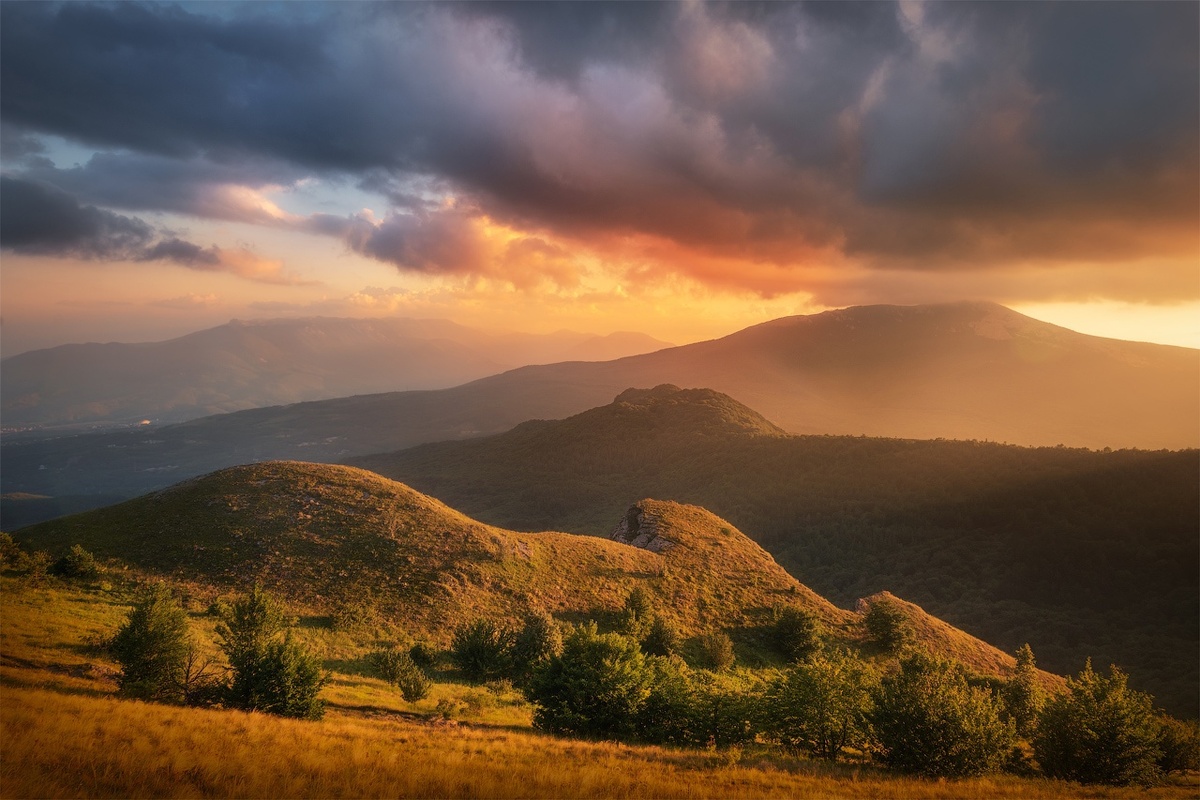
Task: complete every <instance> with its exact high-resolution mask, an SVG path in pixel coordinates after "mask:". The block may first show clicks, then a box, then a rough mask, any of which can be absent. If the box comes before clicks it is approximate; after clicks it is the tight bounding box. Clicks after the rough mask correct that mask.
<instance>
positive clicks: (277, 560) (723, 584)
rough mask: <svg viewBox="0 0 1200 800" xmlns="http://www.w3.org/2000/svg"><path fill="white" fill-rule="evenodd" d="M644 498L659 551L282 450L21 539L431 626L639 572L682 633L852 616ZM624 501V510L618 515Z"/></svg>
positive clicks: (582, 591) (611, 605)
mask: <svg viewBox="0 0 1200 800" xmlns="http://www.w3.org/2000/svg"><path fill="white" fill-rule="evenodd" d="M638 507H639V508H641V509H642V510H643V511H644V513H646V514H650V515H653V517H654V518H655V519H656V520H657V524H658V526H659V530H660V531H661V533H662V535H663V536H665V537H667V538H669V539H670V540H671V542H672V543H673V544H674V546H673V547H671V548H670V549H669V550H666V551H663V552H657V553H656V552H652V551H651V550H648V549H644V548H639V547H635V546H631V545H628V544H623V543H621V542H619V541H615V540H611V539H603V538H598V537H592V536H582V535H575V534H567V533H555V532H543V533H518V532H515V531H509V530H504V529H502V528H497V527H494V526H491V525H485V524H483V523H480V522H477V521H475V520H473V519H471V518H469V517H467V516H465V515H463V514H460V513H459V512H457V511H455V510H454V509H451V508H449V507H448V506H446V505H444V504H443V503H441V502H439V501H437V500H435V499H434V498H432V497H429V496H427V495H424V494H421V493H420V492H417V491H415V490H414V489H411V488H409V487H408V486H406V485H404V484H402V483H398V482H396V481H391V480H388V479H386V478H383V477H380V476H379V475H376V474H375V473H372V472H368V471H366V470H362V469H357V468H354V467H343V466H331V465H324V464H308V463H304V462H295V461H276V462H264V463H259V464H252V465H247V466H240V467H232V468H229V469H224V470H220V471H217V472H214V473H211V474H209V475H205V476H203V477H200V478H196V479H193V480H189V481H185V482H183V483H180V484H177V485H175V486H172V487H170V488H168V489H165V490H162V491H159V492H155V493H153V494H149V495H145V496H143V497H140V498H137V499H135V500H130V501H128V502H125V503H121V504H119V505H116V506H111V507H108V508H103V509H98V510H96V511H90V512H87V513H84V514H77V515H74V516H72V517H67V518H63V519H60V520H55V521H52V522H47V523H43V524H40V525H36V526H32V527H30V528H26V529H23V530H22V531H20V532H19V534H18V538H19V539H20V540H21V541H22V542H25V543H27V545H28V546H32V547H43V548H47V549H50V550H51V551H60V550H62V551H65V550H66V549H68V548H69V547H70V546H71V545H72V544H82V545H83V546H84V547H85V548H87V549H88V550H90V551H92V552H94V553H96V554H97V555H98V556H101V557H103V558H112V559H118V560H120V561H122V562H125V563H127V564H130V565H131V566H134V567H136V568H138V569H141V570H144V571H146V572H148V573H151V574H161V575H169V576H172V577H174V578H177V579H181V580H187V581H191V582H198V583H202V584H209V585H211V586H213V587H214V588H215V589H216V590H217V591H227V590H230V589H235V588H244V587H246V586H249V585H252V584H253V583H255V582H259V583H262V584H263V585H264V586H266V587H267V588H269V589H271V590H272V591H275V592H278V593H280V594H281V595H283V596H284V597H286V598H287V599H288V600H289V601H290V602H292V603H294V604H297V605H298V606H300V607H304V608H307V609H310V610H312V611H314V612H323V613H325V612H330V611H331V610H335V609H336V608H337V606H338V605H339V604H344V603H362V602H364V601H365V602H370V603H371V604H372V605H373V606H374V607H375V610H377V611H378V612H379V613H383V614H387V615H389V616H391V615H394V616H395V617H396V618H398V619H402V620H404V621H405V624H410V625H412V626H414V627H415V628H417V629H421V630H422V631H423V632H424V633H427V634H428V635H430V636H432V637H435V638H436V637H439V636H441V635H443V634H444V633H446V632H448V631H449V629H451V628H452V627H453V625H454V624H456V623H457V622H458V621H461V620H462V619H464V618H466V617H469V616H472V615H484V616H491V617H496V618H517V617H519V616H520V615H521V614H523V613H525V612H526V611H530V610H542V611H547V612H549V613H551V614H554V615H556V616H558V617H560V618H563V619H568V620H572V619H582V618H584V617H586V616H589V615H596V614H599V615H601V616H603V615H604V614H607V613H610V612H614V611H616V610H617V609H619V608H620V607H621V605H622V603H623V602H624V600H625V598H626V597H627V596H628V594H629V592H630V591H631V590H632V589H633V587H634V586H638V585H640V586H643V587H644V588H645V589H646V590H647V591H648V592H649V593H650V594H651V596H652V597H653V598H655V601H656V603H657V604H658V605H659V607H660V610H661V613H662V614H663V615H664V616H666V617H668V618H670V619H671V620H672V622H674V623H675V624H676V625H678V626H679V628H680V629H681V630H682V631H684V632H698V631H700V630H702V629H704V628H705V627H706V626H709V625H714V624H720V625H727V626H745V625H750V624H753V623H754V622H755V621H756V620H759V619H760V618H765V617H766V616H767V615H769V613H770V609H771V608H772V607H773V605H775V604H776V603H779V602H781V601H787V602H791V603H795V604H798V605H803V606H806V607H810V608H811V609H812V610H814V611H815V612H817V613H818V614H819V615H820V616H821V617H822V618H824V619H826V620H827V621H829V622H830V623H831V624H840V623H843V622H845V621H847V620H849V619H850V618H851V617H852V615H851V614H850V612H846V611H841V610H839V609H837V608H836V607H834V606H833V605H832V604H831V603H829V602H828V601H826V600H824V599H823V598H821V597H819V596H818V595H816V594H815V593H814V592H812V591H811V590H809V589H807V588H806V587H804V586H803V585H802V584H800V583H799V582H798V581H797V580H796V579H795V578H793V577H792V576H791V575H789V574H788V573H787V572H786V571H784V570H783V568H782V567H780V566H779V565H778V564H776V563H775V561H774V559H773V558H772V557H771V556H770V555H769V554H768V553H766V551H764V550H763V549H762V548H760V547H759V546H758V545H757V544H755V543H754V542H753V541H751V540H750V539H749V538H748V537H746V536H745V535H744V534H742V533H741V532H740V531H738V530H737V529H736V528H734V527H733V526H732V525H730V524H729V523H727V522H725V521H724V520H722V519H720V518H719V517H716V516H715V515H713V514H710V513H708V512H707V511H704V510H703V509H699V508H696V507H693V506H684V505H680V504H677V503H664V502H657V501H653V500H647V501H643V502H642V503H639V504H638ZM620 514H621V512H620V510H619V509H614V515H613V516H614V520H615V519H617V518H618V517H619V516H620Z"/></svg>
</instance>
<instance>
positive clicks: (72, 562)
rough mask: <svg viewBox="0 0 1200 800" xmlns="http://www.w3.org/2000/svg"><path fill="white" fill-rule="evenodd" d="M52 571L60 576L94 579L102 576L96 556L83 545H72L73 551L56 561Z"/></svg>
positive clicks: (51, 568)
mask: <svg viewBox="0 0 1200 800" xmlns="http://www.w3.org/2000/svg"><path fill="white" fill-rule="evenodd" d="M50 573H51V574H52V575H57V576H59V577H60V578H77V579H80V580H93V579H95V578H98V577H100V565H99V564H97V563H96V557H95V556H94V555H92V554H91V553H89V552H88V551H87V550H85V549H83V546H82V545H78V544H74V545H71V552H69V553H67V554H66V555H65V556H63V557H62V558H60V559H58V560H57V561H55V562H54V564H53V565H52V566H51V567H50Z"/></svg>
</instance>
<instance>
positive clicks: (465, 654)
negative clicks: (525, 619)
mask: <svg viewBox="0 0 1200 800" xmlns="http://www.w3.org/2000/svg"><path fill="white" fill-rule="evenodd" d="M512 645H513V635H512V632H511V631H509V630H508V629H507V628H503V627H501V626H499V625H497V624H496V623H495V622H492V621H491V620H488V619H477V620H475V621H474V622H470V623H467V624H466V625H463V626H461V627H460V628H458V630H456V631H455V632H454V640H453V641H452V642H451V644H450V659H451V660H452V661H453V662H454V664H455V665H456V666H457V667H458V668H459V669H460V670H462V672H463V674H464V675H466V676H467V679H468V680H470V681H473V682H475V683H483V682H484V681H488V680H491V679H493V678H499V677H501V676H503V675H506V674H508V672H509V670H510V668H511V655H512V653H511V651H512Z"/></svg>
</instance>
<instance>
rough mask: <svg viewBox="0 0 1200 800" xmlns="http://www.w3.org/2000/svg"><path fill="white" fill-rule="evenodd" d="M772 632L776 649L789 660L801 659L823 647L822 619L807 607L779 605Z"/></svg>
mask: <svg viewBox="0 0 1200 800" xmlns="http://www.w3.org/2000/svg"><path fill="white" fill-rule="evenodd" d="M772 634H773V638H774V640H775V647H776V649H778V650H779V652H780V654H781V655H782V656H783V657H784V658H786V659H787V660H788V661H800V660H802V659H805V658H807V657H808V656H810V655H812V654H813V653H815V652H817V651H818V650H820V649H821V634H822V625H821V621H820V620H819V619H817V615H816V614H814V613H812V612H811V611H809V610H807V609H803V608H797V607H796V606H779V607H777V608H776V609H775V624H774V625H773V626H772Z"/></svg>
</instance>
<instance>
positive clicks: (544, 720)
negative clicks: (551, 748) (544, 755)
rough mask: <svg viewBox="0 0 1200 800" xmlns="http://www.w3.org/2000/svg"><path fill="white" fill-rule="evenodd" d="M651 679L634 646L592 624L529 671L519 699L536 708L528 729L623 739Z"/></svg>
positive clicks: (633, 723)
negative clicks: (528, 680) (531, 726)
mask: <svg viewBox="0 0 1200 800" xmlns="http://www.w3.org/2000/svg"><path fill="white" fill-rule="evenodd" d="M651 677H652V673H651V670H650V669H649V668H648V667H647V664H646V657H645V656H644V655H643V654H642V651H641V648H640V647H639V646H638V644H637V642H635V641H634V640H632V639H630V638H628V637H625V636H621V635H620V634H616V633H606V634H601V633H598V632H597V629H596V624H595V623H594V622H593V623H590V624H589V625H586V626H582V627H579V628H576V629H574V630H573V631H571V633H570V634H569V635H568V636H567V637H566V638H565V640H564V641H563V650H562V653H561V654H560V655H558V656H556V657H554V658H551V659H550V660H548V661H547V662H545V663H544V664H542V666H540V667H538V668H537V669H536V670H535V671H534V673H533V677H532V679H531V681H530V683H529V686H528V687H527V688H526V690H525V695H526V697H527V698H528V699H529V700H530V701H531V702H532V703H534V704H535V705H536V709H535V711H534V715H533V723H534V725H535V726H536V727H538V728H540V729H541V730H544V731H548V732H550V733H557V734H572V735H581V736H595V737H604V738H614V739H627V738H630V737H632V736H633V734H634V733H635V731H636V718H637V715H638V712H639V711H640V710H641V708H642V705H643V704H644V703H645V702H646V699H647V697H649V695H650V681H651Z"/></svg>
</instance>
